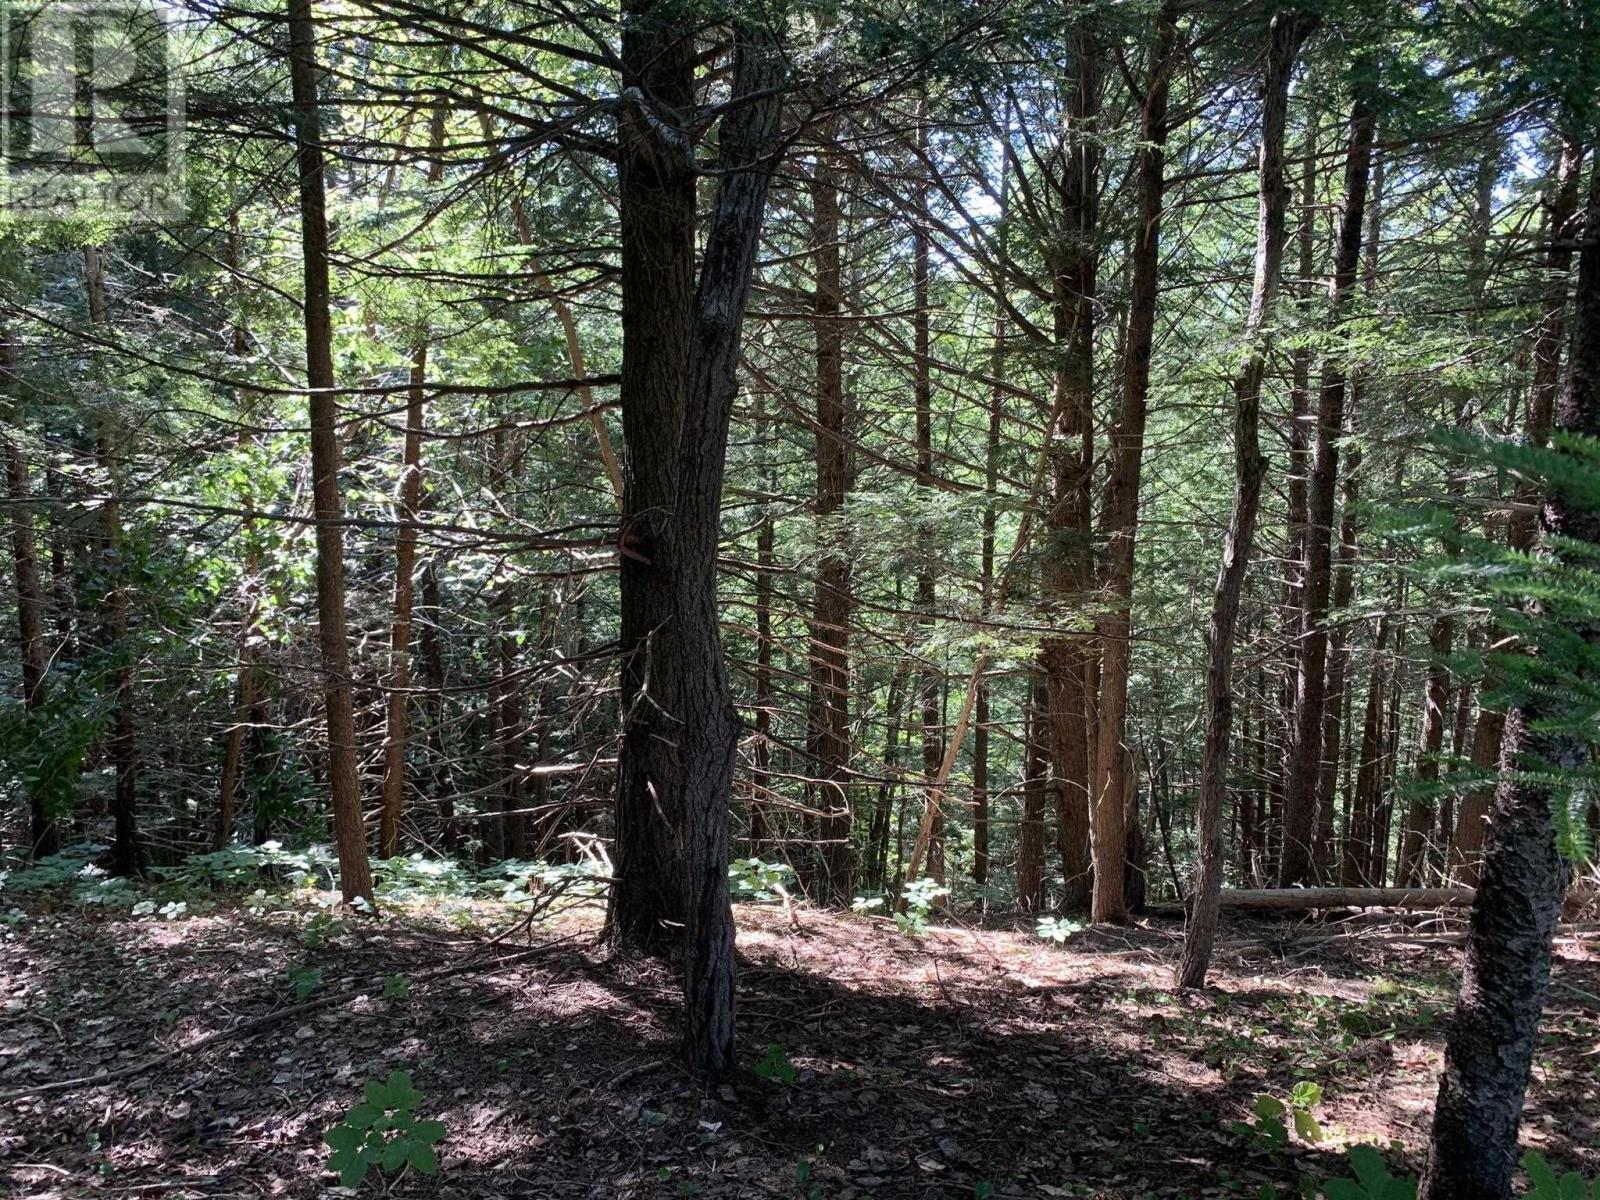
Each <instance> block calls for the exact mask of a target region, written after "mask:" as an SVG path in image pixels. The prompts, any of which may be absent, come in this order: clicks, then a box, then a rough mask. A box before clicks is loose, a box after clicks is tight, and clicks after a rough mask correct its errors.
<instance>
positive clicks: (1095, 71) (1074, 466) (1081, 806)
mask: <svg viewBox="0 0 1600 1200" xmlns="http://www.w3.org/2000/svg"><path fill="white" fill-rule="evenodd" d="M1069 53H1070V55H1071V59H1072V63H1071V70H1072V73H1073V77H1072V79H1071V81H1070V84H1069V88H1068V94H1067V135H1066V136H1067V138H1068V142H1067V145H1066V146H1065V158H1066V165H1065V170H1064V173H1063V178H1062V180H1061V229H1060V241H1059V245H1058V246H1057V247H1055V248H1054V250H1053V253H1052V255H1051V259H1052V261H1051V264H1050V266H1051V291H1052V300H1051V309H1052V320H1053V326H1054V328H1053V333H1054V338H1055V346H1056V356H1057V357H1056V362H1057V366H1056V373H1055V402H1054V405H1053V407H1054V413H1053V415H1052V419H1051V425H1052V428H1051V430H1050V432H1049V434H1048V435H1047V436H1049V437H1050V438H1051V459H1052V464H1051V465H1052V475H1053V494H1052V501H1051V504H1050V508H1049V511H1048V513H1047V514H1046V525H1047V526H1048V529H1049V534H1050V538H1049V540H1050V546H1049V549H1048V552H1047V555H1046V559H1045V566H1044V579H1043V590H1044V594H1045V596H1046V598H1047V600H1048V602H1049V603H1050V604H1051V605H1053V606H1054V607H1055V609H1056V610H1057V611H1059V612H1060V613H1061V614H1062V615H1063V617H1064V618H1065V617H1067V616H1068V615H1069V614H1071V613H1073V612H1075V610H1077V609H1078V608H1079V607H1080V606H1081V605H1082V604H1083V602H1084V598H1085V597H1086V595H1087V594H1088V593H1089V591H1090V589H1091V588H1092V587H1093V584H1094V564H1093V544H1092V542H1093V539H1092V537H1091V534H1090V521H1089V518H1090V511H1089V509H1090V489H1091V487H1092V485H1093V482H1094V314H1095V298H1096V297H1095V293H1096V285H1097V281H1098V274H1099V266H1100V264H1099V254H1098V253H1097V251H1096V249H1095V242H1094V239H1095V237H1096V234H1097V225H1098V221H1099V214H1098V204H1099V201H1098V191H1099V185H1098V175H1099V163H1100V154H1101V150H1100V146H1099V143H1098V141H1097V140H1096V139H1095V137H1094V133H1093V130H1094V125H1095V123H1096V119H1097V117H1098V115H1099V111H1100V91H1101V81H1100V63H1099V53H1100V51H1099V48H1098V47H1097V46H1096V45H1095V43H1094V39H1093V37H1092V35H1091V34H1089V33H1088V32H1087V31H1085V30H1081V29H1079V30H1077V31H1075V32H1074V33H1073V34H1072V37H1071V44H1070V47H1069ZM1058 623H1063V624H1064V623H1065V620H1062V621H1059V622H1058ZM1090 658H1091V650H1090V647H1089V644H1088V643H1087V642H1086V641H1085V639H1083V638H1081V637H1072V636H1061V635H1052V636H1050V637H1047V638H1046V639H1045V640H1044V642H1043V643H1042V645H1041V646H1040V661H1041V663H1042V664H1043V666H1044V670H1045V674H1046V678H1047V681H1048V688H1049V691H1048V696H1049V705H1050V727H1051V759H1052V761H1053V763H1054V766H1055V775H1056V810H1057V837H1058V839H1059V844H1060V848H1061V860H1062V873H1063V876H1064V878H1065V880H1066V885H1065V890H1064V892H1063V896H1062V907H1063V908H1065V909H1066V910H1067V911H1069V912H1082V911H1085V910H1091V911H1092V903H1093V897H1094V895H1095V893H1096V888H1095V887H1094V885H1093V875H1092V867H1091V846H1090V815H1089V788H1090V781H1091V779H1092V778H1093V774H1092V772H1091V769H1090V760H1091V757H1092V755H1093V749H1094V748H1093V743H1092V738H1091V736H1090V732H1089V731H1090V730H1092V729H1094V728H1095V722H1094V720H1093V713H1094V708H1095V693H1094V690H1093V684H1092V680H1093V671H1092V669H1091V664H1090ZM1121 853H1122V851H1121V847H1120V845H1119V846H1118V848H1117V852H1116V855H1115V856H1114V857H1113V858H1112V861H1115V862H1116V863H1117V866H1116V869H1115V870H1114V871H1113V872H1112V874H1113V875H1114V879H1113V880H1110V881H1108V882H1107V883H1106V885H1105V889H1104V892H1103V895H1104V897H1105V900H1104V901H1103V902H1104V903H1107V904H1108V906H1109V908H1110V909H1111V910H1112V911H1116V910H1118V909H1120V908H1121V903H1120V901H1116V902H1115V903H1111V902H1112V901H1115V900H1116V893H1117V891H1119V890H1120V889H1121V886H1122V866H1121Z"/></svg>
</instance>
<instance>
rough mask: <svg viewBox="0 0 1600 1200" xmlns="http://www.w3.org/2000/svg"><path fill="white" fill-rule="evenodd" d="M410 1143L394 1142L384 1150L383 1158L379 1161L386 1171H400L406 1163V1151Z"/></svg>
mask: <svg viewBox="0 0 1600 1200" xmlns="http://www.w3.org/2000/svg"><path fill="white" fill-rule="evenodd" d="M409 1146H410V1143H408V1142H405V1141H400V1140H396V1141H392V1142H390V1143H389V1144H388V1145H386V1146H385V1147H384V1148H383V1157H382V1158H381V1159H380V1160H379V1161H380V1162H381V1163H382V1164H383V1169H384V1170H385V1171H398V1170H399V1169H400V1168H401V1167H403V1166H405V1163H406V1151H407V1149H409Z"/></svg>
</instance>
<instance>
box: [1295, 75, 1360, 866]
mask: <svg viewBox="0 0 1600 1200" xmlns="http://www.w3.org/2000/svg"><path fill="white" fill-rule="evenodd" d="M1375 128H1376V118H1375V115H1374V113H1373V109H1372V106H1371V103H1370V100H1369V98H1368V97H1367V96H1366V95H1365V94H1363V93H1361V92H1358V93H1357V95H1356V97H1355V99H1354V100H1353V102H1352V103H1351V107H1350V120H1349V126H1348V140H1347V145H1346V151H1345V171H1344V193H1345V194H1344V206H1343V209H1342V211H1341V212H1340V217H1339V237H1338V242H1337V245H1336V247H1335V252H1334V268H1333V277H1332V279H1331V280H1330V281H1329V285H1328V298H1329V302H1330V305H1331V307H1332V310H1333V318H1334V320H1335V321H1336V322H1337V321H1339V320H1340V319H1341V317H1342V316H1343V314H1344V310H1345V308H1346V307H1347V305H1348V301H1349V297H1350V294H1351V292H1352V290H1353V289H1354V286H1355V282H1356V268H1357V266H1358V264H1359V261H1360V256H1361V240H1362V233H1363V216H1364V212H1365V205H1366V199H1367V182H1368V174H1369V167H1370V165H1371V159H1372V143H1373V135H1374V132H1375ZM1347 387H1348V376H1347V367H1346V365H1345V364H1344V363H1342V362H1341V361H1339V358H1338V356H1337V355H1330V357H1329V359H1328V361H1327V362H1326V363H1325V364H1324V367H1323V377H1322V387H1321V390H1320V393H1319V395H1318V400H1317V431H1316V443H1315V448H1314V450H1313V457H1312V465H1311V486H1310V490H1309V495H1308V500H1307V514H1306V530H1305V556H1304V558H1305V568H1304V573H1303V580H1304V583H1303V595H1302V601H1303V605H1302V606H1303V609H1304V614H1305V617H1304V621H1303V625H1302V635H1301V641H1300V661H1299V666H1298V674H1297V677H1296V684H1295V707H1294V715H1295V728H1294V740H1293V745H1292V746H1291V753H1290V758H1289V762H1288V764H1287V779H1286V780H1285V785H1284V801H1283V809H1284V812H1283V854H1282V856H1281V858H1280V860H1279V863H1278V880H1279V883H1280V884H1282V885H1283V886H1285V887H1292V886H1295V885H1298V884H1303V883H1306V882H1307V881H1308V880H1309V879H1310V878H1311V874H1312V865H1313V856H1312V855H1313V843H1314V841H1315V822H1316V812H1317V792H1318V785H1319V784H1320V782H1321V779H1322V733H1323V729H1322V725H1323V717H1324V712H1325V708H1326V702H1327V678H1328V676H1327V671H1328V624H1327V620H1328V601H1329V592H1330V589H1331V585H1332V538H1333V512H1334V494H1335V488H1336V486H1337V483H1338V476H1339V436H1340V433H1341V431H1342V429H1343V425H1344V406H1345V394H1346V391H1347Z"/></svg>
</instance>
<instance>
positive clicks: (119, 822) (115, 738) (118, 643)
mask: <svg viewBox="0 0 1600 1200" xmlns="http://www.w3.org/2000/svg"><path fill="white" fill-rule="evenodd" d="M83 280H84V287H85V290H86V292H87V294H88V301H89V322H90V324H92V325H95V326H98V327H105V326H108V325H109V324H110V323H111V316H110V313H109V311H108V310H107V308H106V274H105V252H104V251H103V250H101V249H100V248H99V247H98V246H87V247H85V248H84V251H83ZM111 425H112V419H111V418H110V417H103V418H102V419H101V422H100V430H99V433H98V437H97V439H96V440H97V452H98V455H99V458H100V464H101V466H102V467H103V468H104V470H105V473H106V489H107V494H106V498H105V500H104V502H103V503H102V504H101V506H100V544H101V554H102V557H101V577H102V580H103V584H104V587H105V595H104V602H103V603H104V607H103V613H104V618H105V641H106V650H107V652H108V653H109V654H110V655H111V657H112V659H113V660H114V666H113V668H112V672H113V675H112V679H113V683H112V688H113V694H114V696H115V699H114V701H113V706H112V716H111V763H112V768H113V770H114V771H115V772H116V788H115V790H114V791H113V792H112V801H111V817H112V822H113V833H112V838H111V871H112V874H114V875H122V876H135V875H143V874H144V851H143V848H142V847H141V846H140V843H139V816H138V801H139V754H138V745H137V742H136V741H135V738H134V722H133V689H134V662H135V654H134V647H133V646H132V645H130V644H129V641H128V571H127V562H126V549H125V546H124V537H123V529H122V462H121V458H120V456H121V455H122V453H123V447H122V444H121V441H122V439H120V438H114V437H113V432H112V429H111Z"/></svg>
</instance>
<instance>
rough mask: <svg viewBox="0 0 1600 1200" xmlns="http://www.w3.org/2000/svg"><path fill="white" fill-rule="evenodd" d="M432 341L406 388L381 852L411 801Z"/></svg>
mask: <svg viewBox="0 0 1600 1200" xmlns="http://www.w3.org/2000/svg"><path fill="white" fill-rule="evenodd" d="M427 378H428V343H427V341H426V340H421V341H418V342H417V344H416V345H415V346H413V347H412V348H411V379H410V386H409V387H408V388H407V390H406V433H405V442H404V445H403V448H402V450H401V453H400V487H399V495H398V500H397V503H396V504H395V519H396V521H397V522H398V523H399V532H398V533H397V534H396V536H395V543H394V617H393V620H392V621H391V622H390V625H389V685H388V686H389V692H388V708H389V712H388V728H387V730H386V733H385V737H384V743H383V802H382V808H381V810H380V814H379V821H378V853H379V854H380V855H382V856H383V857H384V858H393V857H394V856H395V855H396V854H398V853H400V818H401V814H402V810H403V806H404V801H405V786H406V740H407V735H408V732H409V731H408V723H407V716H408V710H407V705H408V704H409V702H410V699H411V609H412V605H413V603H414V601H415V597H416V578H415V572H416V561H417V518H418V516H419V514H420V513H421V511H422V434H423V425H424V416H423V412H424V406H425V405H426V403H427V393H426V391H425V385H426V383H427Z"/></svg>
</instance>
